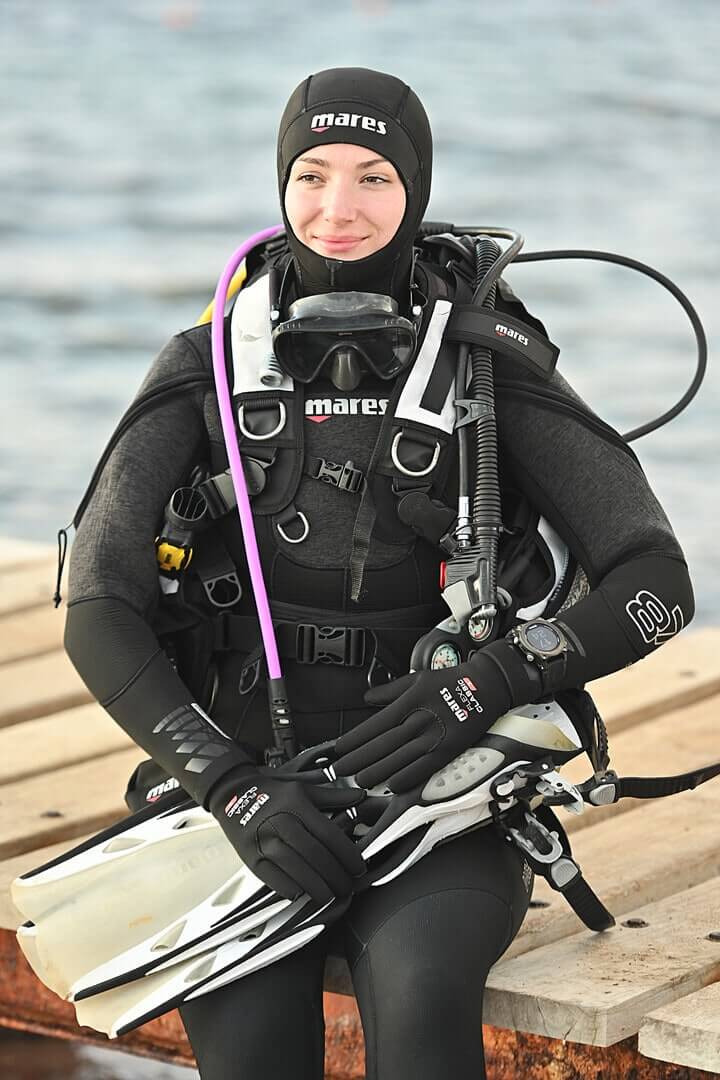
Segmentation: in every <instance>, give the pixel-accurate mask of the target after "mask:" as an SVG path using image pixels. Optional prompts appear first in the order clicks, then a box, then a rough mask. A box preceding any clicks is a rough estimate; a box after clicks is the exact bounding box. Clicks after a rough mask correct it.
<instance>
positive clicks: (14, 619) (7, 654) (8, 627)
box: [0, 607, 65, 664]
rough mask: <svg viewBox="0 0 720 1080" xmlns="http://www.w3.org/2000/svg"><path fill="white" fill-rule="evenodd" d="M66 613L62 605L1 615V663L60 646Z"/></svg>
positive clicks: (41, 653) (38, 653) (38, 654)
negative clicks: (56, 608)
mask: <svg viewBox="0 0 720 1080" xmlns="http://www.w3.org/2000/svg"><path fill="white" fill-rule="evenodd" d="M64 629H65V612H64V611H63V610H62V608H58V610H57V611H56V610H55V609H51V610H50V611H48V610H46V608H44V607H42V608H31V609H30V610H29V611H16V612H14V614H12V615H3V617H2V618H0V664H9V663H12V662H13V661H15V660H23V659H25V658H26V657H29V656H42V655H43V653H49V652H54V651H55V650H56V649H60V648H62V639H63V631H64Z"/></svg>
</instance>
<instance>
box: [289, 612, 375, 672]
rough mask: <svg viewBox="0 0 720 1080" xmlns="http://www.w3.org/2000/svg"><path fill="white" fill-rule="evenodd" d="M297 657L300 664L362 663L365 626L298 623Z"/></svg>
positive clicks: (356, 665) (357, 665) (360, 664)
mask: <svg viewBox="0 0 720 1080" xmlns="http://www.w3.org/2000/svg"><path fill="white" fill-rule="evenodd" d="M295 640H296V646H297V659H298V662H299V663H301V664H318V663H320V664H343V665H344V666H345V667H362V666H363V664H364V663H365V640H366V634H365V630H364V629H363V627H362V626H316V625H315V623H299V624H298V627H297V633H296V639H295Z"/></svg>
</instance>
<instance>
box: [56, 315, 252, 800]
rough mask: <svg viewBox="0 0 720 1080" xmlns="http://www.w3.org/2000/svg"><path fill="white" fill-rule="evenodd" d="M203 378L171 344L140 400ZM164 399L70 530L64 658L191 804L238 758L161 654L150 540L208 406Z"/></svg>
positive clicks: (203, 364)
mask: <svg viewBox="0 0 720 1080" xmlns="http://www.w3.org/2000/svg"><path fill="white" fill-rule="evenodd" d="M203 369H204V370H206V371H207V370H209V369H208V365H207V357H206V356H205V355H203V352H202V351H201V350H199V349H198V347H197V346H196V345H195V344H194V343H193V342H192V341H191V340H189V337H188V335H179V336H178V337H176V338H173V339H172V341H171V342H170V343H169V344H168V345H167V346H166V347H165V349H163V351H162V352H161V353H160V355H159V356H158V358H157V360H156V361H155V363H154V364H153V366H152V368H151V370H150V373H149V374H148V376H147V378H146V380H145V382H144V384H143V386H142V387H141V389H140V392H139V395H138V396H139V397H140V396H142V395H143V394H145V393H146V392H147V391H148V390H152V389H153V388H155V387H156V386H159V385H161V384H162V383H163V382H164V381H165V380H166V379H167V378H168V377H171V376H173V375H176V374H178V373H182V372H185V371H193V370H195V371H202V370H203ZM208 398H209V395H206V394H204V393H203V392H196V393H187V394H182V395H175V396H172V397H170V398H168V399H167V400H165V401H162V402H161V403H160V404H158V405H156V406H155V407H154V408H152V409H151V410H150V411H148V412H145V413H144V414H143V415H141V416H140V417H139V418H138V419H137V420H136V421H135V422H134V423H133V425H132V426H131V427H130V428H129V429H128V430H127V431H126V432H125V434H124V435H123V436H122V437H121V438H120V439H119V440H118V442H117V443H116V444H115V446H114V448H113V450H112V453H111V454H110V457H109V458H108V460H107V462H106V464H105V467H104V469H103V471H102V474H101V476H100V478H99V482H98V484H97V487H96V488H95V491H94V494H93V496H92V498H91V500H90V502H89V504H88V506H87V509H86V511H85V514H84V516H83V518H82V520H81V522H80V524H79V527H78V531H77V536H76V538H75V542H74V544H73V548H72V554H71V560H70V579H69V601H68V614H67V621H66V627H65V647H66V649H67V652H68V655H69V656H70V659H71V660H72V662H73V664H74V665H75V667H76V669H77V671H78V672H79V674H80V676H81V678H82V679H83V680H84V682H85V683H86V685H87V686H88V688H89V690H90V691H91V693H92V694H93V695H94V696H95V697H96V698H97V700H98V701H99V702H100V704H101V705H103V706H104V707H105V708H106V709H107V711H108V712H109V713H110V715H111V716H112V717H113V718H114V719H115V720H116V721H117V723H118V724H119V725H120V726H121V727H122V728H123V729H124V730H125V731H126V732H127V733H128V734H129V735H130V736H131V738H132V739H134V741H135V742H136V743H138V745H140V746H142V747H143V749H145V750H146V751H147V753H148V754H150V756H151V757H152V758H153V759H154V760H155V761H157V762H158V764H159V765H161V766H162V767H163V768H164V769H166V771H167V772H168V773H170V775H172V776H175V777H176V778H177V779H178V780H179V781H180V783H181V785H182V786H183V787H184V788H185V790H186V791H188V793H189V794H190V795H192V797H193V798H194V799H196V801H197V802H199V803H203V802H204V800H205V799H206V796H207V794H208V792H209V790H210V787H211V786H212V784H213V783H214V781H215V780H216V779H217V778H218V777H219V776H221V775H223V774H224V773H225V772H226V771H227V770H228V769H229V768H231V767H232V766H233V765H235V764H240V763H244V762H245V761H247V756H246V755H245V754H243V752H242V751H241V750H240V749H239V748H238V747H236V746H235V744H234V743H233V742H231V741H230V740H229V739H227V737H226V736H225V735H224V734H223V733H222V732H221V731H219V729H217V728H216V727H215V726H214V725H213V723H212V721H211V720H210V719H209V717H207V716H206V715H205V714H204V713H203V712H202V710H200V709H199V707H198V706H197V705H196V704H195V703H194V702H193V699H192V695H191V693H190V691H189V690H188V688H187V687H186V686H185V684H184V683H183V681H182V680H181V679H180V677H179V676H178V674H177V673H176V671H175V669H174V668H173V667H172V665H171V664H170V662H169V660H168V658H167V656H166V655H165V653H164V652H163V651H162V649H161V648H160V644H159V642H158V639H157V637H156V635H155V634H154V632H153V630H152V628H151V623H152V618H153V615H154V613H155V611H156V609H157V604H158V599H159V585H158V570H157V563H156V555H155V538H156V536H157V533H158V529H159V528H160V526H161V524H162V520H163V511H164V508H165V505H166V503H167V500H168V498H169V495H170V493H171V492H172V491H173V490H174V489H175V488H176V487H178V486H179V485H180V484H182V483H183V482H185V480H186V478H187V476H188V473H189V471H190V469H191V467H192V466H193V465H194V464H195V463H196V462H197V460H198V459H199V457H200V456H201V453H202V451H203V450H204V443H205V442H206V440H207V438H208V434H207V424H206V416H207V413H208V412H211V413H212V412H216V405H215V408H214V410H213V408H212V406H213V401H214V396H213V400H211V401H208Z"/></svg>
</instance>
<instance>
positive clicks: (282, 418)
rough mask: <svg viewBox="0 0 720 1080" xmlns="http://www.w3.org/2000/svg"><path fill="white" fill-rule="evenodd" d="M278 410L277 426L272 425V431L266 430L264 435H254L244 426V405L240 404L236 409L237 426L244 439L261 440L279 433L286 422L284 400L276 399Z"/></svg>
mask: <svg viewBox="0 0 720 1080" xmlns="http://www.w3.org/2000/svg"><path fill="white" fill-rule="evenodd" d="M277 408H278V412H279V413H280V419H279V420H278V423H277V427H274V428H273V429H272V431H268V432H266V433H265V434H264V435H254V434H253V433H252V431H248V429H247V428H246V427H245V406H244V405H241V406H240V408H239V409H238V427H239V428H240V431H241V432H242V433H243V435H244V436H245V438H246V439H254V440H255V442H262V441H263V440H264V439H272V438H273V436H274V435H279V433H280V432H281V431H282V429H283V428H284V427H285V424H286V423H287V409H286V408H285V402H284V401H278V403H277Z"/></svg>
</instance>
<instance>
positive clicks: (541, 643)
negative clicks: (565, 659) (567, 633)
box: [523, 623, 563, 653]
mask: <svg viewBox="0 0 720 1080" xmlns="http://www.w3.org/2000/svg"><path fill="white" fill-rule="evenodd" d="M523 631H524V635H525V640H526V641H527V643H528V645H529V646H530V648H531V649H535V650H536V651H537V652H541V653H553V652H555V651H556V650H558V649H559V648H560V647H561V646H562V643H563V639H562V635H561V633H560V631H559V630H556V629H555V627H554V626H552V625H550V624H549V623H528V625H527V626H525V627H523Z"/></svg>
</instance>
